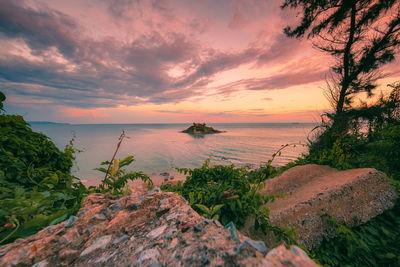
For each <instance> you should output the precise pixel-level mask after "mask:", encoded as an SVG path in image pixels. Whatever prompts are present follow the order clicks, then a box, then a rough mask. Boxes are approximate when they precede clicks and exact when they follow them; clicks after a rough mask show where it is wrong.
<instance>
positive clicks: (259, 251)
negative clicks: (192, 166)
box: [0, 189, 317, 267]
mask: <svg viewBox="0 0 400 267" xmlns="http://www.w3.org/2000/svg"><path fill="white" fill-rule="evenodd" d="M32 265H33V266H35V267H44V266H85V267H87V266H317V265H316V264H315V263H314V262H313V261H312V260H311V259H310V258H309V257H308V256H307V255H306V253H305V252H304V251H302V250H301V249H300V248H298V247H296V246H292V247H291V248H290V249H289V250H288V249H286V248H285V247H284V246H283V245H281V246H279V247H277V248H274V249H272V250H270V248H268V247H266V246H265V244H264V242H262V241H255V240H252V239H250V238H248V237H246V236H244V235H242V234H241V233H240V232H237V231H236V229H235V227H234V225H233V224H228V225H227V226H225V227H224V226H222V225H221V224H220V223H219V222H218V221H215V220H208V219H205V218H204V217H201V216H200V215H198V214H197V213H196V212H195V211H194V210H193V209H192V208H190V206H189V205H188V203H187V201H186V200H184V199H183V198H182V197H180V196H178V195H177V194H174V193H164V192H161V191H160V190H159V189H155V190H152V191H148V192H146V191H143V190H132V192H131V193H130V194H129V195H128V196H125V197H120V198H117V197H114V196H111V195H102V194H92V195H90V196H88V197H87V198H86V199H85V200H84V203H83V208H82V209H81V210H80V211H79V212H78V214H77V215H76V216H71V217H70V218H69V219H68V220H66V221H64V222H62V223H60V224H57V225H53V226H49V227H47V228H45V229H43V230H42V231H40V232H39V233H37V234H35V235H33V236H31V237H29V238H27V239H18V240H16V241H14V242H13V243H11V244H7V245H4V246H2V247H0V266H32Z"/></svg>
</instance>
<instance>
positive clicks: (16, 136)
mask: <svg viewBox="0 0 400 267" xmlns="http://www.w3.org/2000/svg"><path fill="white" fill-rule="evenodd" d="M4 99H5V97H4V95H3V94H0V102H2V101H3V100H4ZM74 153H75V149H74V148H73V140H71V142H70V143H69V144H68V145H67V146H66V147H65V149H64V151H60V150H59V149H58V148H57V147H56V146H55V145H54V144H53V142H51V140H49V138H48V137H47V136H45V135H43V134H41V133H36V132H33V131H32V130H31V128H30V126H29V125H28V124H27V123H26V122H25V121H24V119H23V118H22V117H21V116H16V115H7V114H0V244H2V243H5V242H11V241H13V240H14V239H16V238H18V237H26V236H28V235H31V234H34V233H35V232H37V231H38V230H40V229H42V228H44V227H46V226H47V225H49V224H54V223H57V222H60V221H62V220H65V219H66V218H68V216H70V215H72V214H74V213H75V212H77V211H78V210H79V208H80V207H81V200H82V198H83V197H85V196H86V195H87V194H88V191H87V189H86V187H85V186H84V185H83V184H82V183H81V181H80V180H79V179H78V178H76V177H74V176H73V175H71V174H70V169H71V167H72V165H73V160H74Z"/></svg>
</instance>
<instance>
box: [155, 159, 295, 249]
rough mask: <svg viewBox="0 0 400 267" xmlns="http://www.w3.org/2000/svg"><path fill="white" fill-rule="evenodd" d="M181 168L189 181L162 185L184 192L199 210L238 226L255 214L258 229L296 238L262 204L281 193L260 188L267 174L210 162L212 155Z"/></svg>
mask: <svg viewBox="0 0 400 267" xmlns="http://www.w3.org/2000/svg"><path fill="white" fill-rule="evenodd" d="M178 171H180V172H182V173H185V174H186V175H187V177H186V181H185V182H184V183H183V184H182V183H178V184H177V185H171V184H166V185H163V186H162V187H161V189H162V190H164V191H173V192H176V193H178V194H180V195H182V196H183V197H184V198H186V199H187V200H188V201H189V204H190V205H191V206H192V208H193V209H195V210H196V211H198V212H199V213H201V214H204V215H205V216H206V217H208V218H215V219H218V220H219V221H220V222H221V223H222V224H224V225H225V224H227V223H229V222H231V221H232V222H233V223H234V224H235V225H237V226H238V227H241V226H243V225H244V223H245V221H246V219H247V218H248V217H249V216H252V217H254V219H255V228H256V229H260V230H262V231H263V232H264V233H268V232H269V231H273V232H274V234H275V236H276V237H277V239H278V240H279V241H285V242H286V243H288V244H292V243H294V242H295V239H296V238H295V233H294V230H291V229H283V228H280V227H275V226H273V225H271V224H270V222H269V211H268V209H266V208H265V207H263V206H264V205H265V204H266V203H268V202H272V201H274V199H275V198H276V197H278V196H275V195H263V194H261V193H260V192H259V190H261V189H263V187H264V186H265V179H266V178H267V177H266V176H265V174H264V175H261V176H259V177H258V178H254V177H255V176H253V177H252V178H251V179H249V177H248V169H247V168H236V167H235V166H234V165H229V166H223V165H213V166H211V165H210V160H209V159H208V160H206V161H205V162H204V164H203V166H201V167H200V168H195V169H186V168H182V169H178Z"/></svg>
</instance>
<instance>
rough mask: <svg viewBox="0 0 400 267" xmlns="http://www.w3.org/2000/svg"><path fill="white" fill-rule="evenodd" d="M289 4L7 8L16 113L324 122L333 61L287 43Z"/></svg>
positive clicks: (10, 4) (132, 1)
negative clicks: (284, 7) (322, 115)
mask: <svg viewBox="0 0 400 267" xmlns="http://www.w3.org/2000/svg"><path fill="white" fill-rule="evenodd" d="M280 4H281V1H277V0H247V1H233V0H232V1H228V0H218V1H215V0H196V1H193V0H187V1H184V0H179V1H178V0H150V1H142V0H69V1H65V0H40V1H39V0H26V1H22V0H0V90H1V91H3V92H4V93H5V94H6V96H7V102H6V110H7V112H8V113H16V114H21V115H24V116H25V118H26V119H27V120H37V121H55V122H70V123H168V122H192V121H205V122H289V121H290V122H306V121H308V122H312V121H316V120H318V114H319V113H321V112H322V111H323V110H327V109H329V108H330V106H329V104H328V101H327V100H326V99H325V97H324V95H323V90H322V87H323V86H324V84H325V82H324V79H325V77H326V75H327V74H328V72H327V70H328V68H329V64H330V63H331V59H330V58H329V57H326V56H324V55H323V54H321V52H319V51H317V50H315V49H313V48H312V45H311V43H310V42H309V41H305V40H303V41H299V40H296V39H289V38H287V37H285V36H284V35H283V32H282V29H283V27H284V26H286V25H287V24H293V23H295V22H296V13H294V11H290V10H285V11H282V10H280V8H279V6H280ZM396 64H397V65H396ZM394 65H395V66H398V65H399V64H398V63H394ZM391 66H393V64H392V65H391ZM390 68H391V67H390V66H389V67H387V68H386V69H388V70H390ZM399 77H400V74H399V72H397V77H396V75H394V76H393V75H392V76H391V77H390V79H387V80H385V81H384V82H388V81H393V80H396V78H397V80H398V79H399Z"/></svg>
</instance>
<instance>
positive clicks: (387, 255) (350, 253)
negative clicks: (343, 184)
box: [311, 203, 400, 266]
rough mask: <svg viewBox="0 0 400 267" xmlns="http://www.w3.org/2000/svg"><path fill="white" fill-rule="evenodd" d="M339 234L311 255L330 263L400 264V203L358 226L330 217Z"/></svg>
mask: <svg viewBox="0 0 400 267" xmlns="http://www.w3.org/2000/svg"><path fill="white" fill-rule="evenodd" d="M326 219H327V220H329V221H330V222H331V224H332V225H333V226H334V227H335V229H336V233H337V236H336V237H335V238H333V239H331V240H325V241H324V242H323V243H322V244H321V245H320V246H318V247H317V248H315V249H313V250H312V253H311V256H312V257H313V258H314V259H316V260H318V261H319V262H320V263H322V264H324V265H329V266H399V265H400V247H399V243H400V231H399V228H400V205H399V203H397V204H396V206H395V208H394V209H391V210H388V211H386V212H384V213H383V214H382V215H380V216H377V217H375V218H373V219H372V220H370V221H369V222H367V223H366V224H363V225H361V226H359V227H355V228H350V227H349V226H348V225H346V224H343V223H339V222H337V221H336V220H335V219H333V218H330V217H327V218H326Z"/></svg>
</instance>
